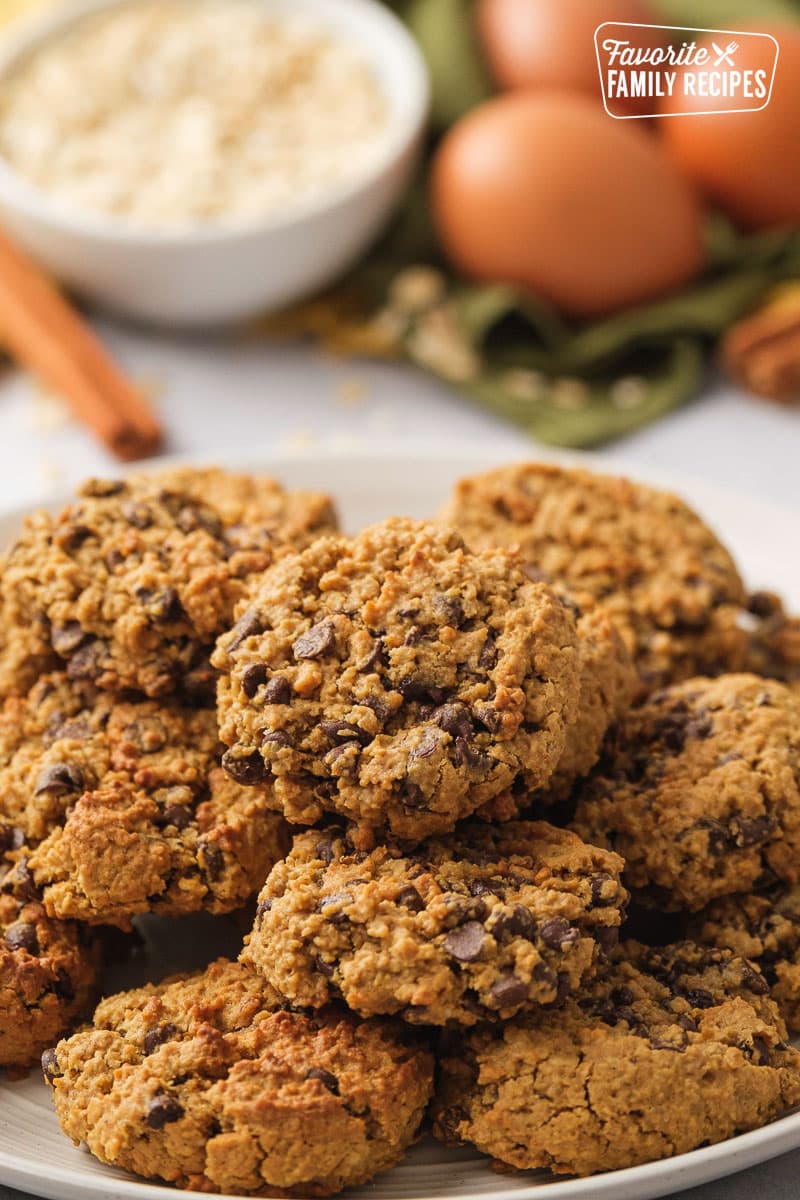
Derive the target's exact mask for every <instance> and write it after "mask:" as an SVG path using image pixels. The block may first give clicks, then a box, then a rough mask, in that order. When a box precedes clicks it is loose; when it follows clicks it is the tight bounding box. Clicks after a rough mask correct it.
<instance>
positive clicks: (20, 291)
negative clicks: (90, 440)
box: [0, 233, 163, 460]
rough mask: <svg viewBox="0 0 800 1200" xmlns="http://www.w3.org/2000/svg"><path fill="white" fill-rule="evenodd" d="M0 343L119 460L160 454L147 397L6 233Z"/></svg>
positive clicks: (0, 249)
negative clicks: (60, 397)
mask: <svg viewBox="0 0 800 1200" xmlns="http://www.w3.org/2000/svg"><path fill="white" fill-rule="evenodd" d="M0 343H2V345H3V346H4V347H5V349H6V350H7V351H8V353H9V354H10V355H11V357H12V358H14V359H15V360H16V361H17V362H18V363H20V365H22V366H24V367H26V368H27V369H28V370H29V371H31V372H32V373H33V374H34V375H36V376H37V378H39V379H40V380H41V382H42V383H44V384H45V385H46V386H47V387H49V388H50V389H52V390H53V391H55V392H58V393H60V394H61V395H63V396H64V397H65V399H66V400H67V401H68V402H69V404H70V406H71V408H72V410H73V412H74V413H75V415H76V417H77V418H78V419H79V420H80V421H82V422H83V423H84V424H85V425H86V426H88V427H89V429H91V430H92V432H93V433H94V434H95V435H96V436H97V437H98V438H99V439H100V440H101V441H102V442H103V443H104V444H105V445H106V446H107V447H108V449H109V450H111V451H112V453H113V454H115V455H116V456H117V458H120V459H123V460H131V459H136V458H145V457H147V455H149V454H152V453H153V452H154V451H155V450H157V449H158V447H159V445H160V444H161V441H162V438H163V432H162V429H161V426H160V425H159V423H158V421H157V420H156V418H155V416H154V414H153V412H152V410H151V409H150V407H149V405H148V404H147V403H146V402H145V400H144V398H143V397H142V396H141V395H140V394H139V392H138V391H137V390H136V388H135V387H134V386H133V384H132V383H131V382H130V381H129V380H128V379H126V378H125V376H124V375H123V374H122V372H121V371H120V369H119V368H118V367H117V366H116V364H115V363H114V361H113V359H112V358H111V356H110V355H109V354H108V352H107V351H106V350H105V349H104V348H103V346H102V344H101V343H100V341H99V340H98V338H97V337H96V336H95V334H94V333H93V332H92V330H91V329H90V328H89V326H88V325H87V324H86V322H85V321H84V320H83V319H82V318H81V317H80V316H79V314H78V313H77V312H76V310H75V309H74V308H73V307H72V306H71V305H70V304H69V303H68V301H67V300H65V299H64V297H63V296H62V295H61V293H60V292H59V291H58V290H57V288H56V287H55V286H54V285H53V284H52V283H51V282H50V280H49V279H48V278H47V277H46V276H45V275H44V273H43V272H42V271H40V270H39V268H38V267H37V266H35V264H34V263H32V262H31V261H30V259H28V258H27V257H26V256H25V255H24V254H23V253H22V252H21V251H20V250H19V249H18V248H17V247H16V246H15V245H14V244H13V243H12V242H11V241H10V240H9V239H8V237H6V236H5V235H4V234H2V233H0Z"/></svg>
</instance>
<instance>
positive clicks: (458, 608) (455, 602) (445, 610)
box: [433, 594, 464, 628]
mask: <svg viewBox="0 0 800 1200" xmlns="http://www.w3.org/2000/svg"><path fill="white" fill-rule="evenodd" d="M433 611H434V612H435V614H436V616H437V617H439V619H440V620H442V621H445V622H446V623H447V624H448V625H453V626H455V627H456V628H458V626H459V625H461V624H462V623H463V621H464V605H463V604H462V603H461V601H460V600H459V598H458V596H448V595H445V594H441V595H438V596H434V597H433Z"/></svg>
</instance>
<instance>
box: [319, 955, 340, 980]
mask: <svg viewBox="0 0 800 1200" xmlns="http://www.w3.org/2000/svg"><path fill="white" fill-rule="evenodd" d="M315 961H316V964H317V970H318V971H319V973H320V975H324V977H325V978H326V979H333V976H334V972H335V970H336V968H335V967H334V965H333V963H327V962H325V959H324V958H320V956H319V955H317V957H316V960H315Z"/></svg>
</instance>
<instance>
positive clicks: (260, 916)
mask: <svg viewBox="0 0 800 1200" xmlns="http://www.w3.org/2000/svg"><path fill="white" fill-rule="evenodd" d="M271 909H272V901H271V900H270V899H269V898H267V899H266V900H259V902H258V905H257V907H256V925H257V926H258V927H259V929H260V928H261V926H262V925H263V924H264V917H265V916H266V915H267V913H268V912H270V911H271Z"/></svg>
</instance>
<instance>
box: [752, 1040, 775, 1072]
mask: <svg viewBox="0 0 800 1200" xmlns="http://www.w3.org/2000/svg"><path fill="white" fill-rule="evenodd" d="M770 1057H771V1056H770V1048H769V1042H768V1041H766V1039H765V1038H763V1037H759V1035H758V1034H757V1033H756V1034H754V1035H753V1058H754V1059H755V1061H756V1063H757V1065H758V1066H759V1067H767V1066H769V1063H770Z"/></svg>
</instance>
